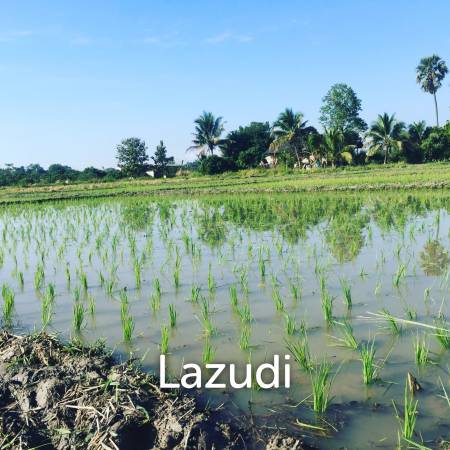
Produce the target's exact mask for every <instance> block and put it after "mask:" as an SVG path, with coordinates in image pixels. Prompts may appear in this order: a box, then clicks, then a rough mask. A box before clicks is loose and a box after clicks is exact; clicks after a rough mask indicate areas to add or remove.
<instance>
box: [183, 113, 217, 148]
mask: <svg viewBox="0 0 450 450" xmlns="http://www.w3.org/2000/svg"><path fill="white" fill-rule="evenodd" d="M194 123H195V133H194V139H193V140H192V142H193V144H194V145H192V146H191V147H189V148H188V150H196V151H197V152H198V154H199V155H206V154H207V153H209V154H210V155H213V154H214V149H215V148H216V147H218V146H219V145H223V144H224V143H225V141H226V140H225V139H221V138H220V136H221V134H222V133H223V131H224V123H223V120H222V117H214V115H213V114H212V113H210V112H206V111H203V113H202V114H201V116H200V117H198V118H197V119H196V120H195V121H194Z"/></svg>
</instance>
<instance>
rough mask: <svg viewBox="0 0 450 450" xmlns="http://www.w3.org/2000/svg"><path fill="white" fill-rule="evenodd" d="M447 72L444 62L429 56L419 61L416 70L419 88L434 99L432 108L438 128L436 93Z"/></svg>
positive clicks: (434, 56)
mask: <svg viewBox="0 0 450 450" xmlns="http://www.w3.org/2000/svg"><path fill="white" fill-rule="evenodd" d="M447 72H448V68H447V65H446V64H445V61H444V60H443V59H441V58H440V57H439V56H438V55H431V56H427V57H425V58H422V59H421V60H420V63H419V65H418V66H417V68H416V73H417V83H419V84H420V87H421V88H422V89H423V90H424V91H425V92H428V93H430V94H433V97H434V108H435V111H436V125H437V126H439V112H438V105H437V100H436V92H437V90H438V89H439V88H440V87H441V86H442V80H443V79H444V77H445V75H446V74H447Z"/></svg>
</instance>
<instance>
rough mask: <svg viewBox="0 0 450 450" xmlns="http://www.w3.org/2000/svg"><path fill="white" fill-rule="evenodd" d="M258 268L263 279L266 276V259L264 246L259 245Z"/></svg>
mask: <svg viewBox="0 0 450 450" xmlns="http://www.w3.org/2000/svg"><path fill="white" fill-rule="evenodd" d="M258 270H259V275H260V277H261V279H264V278H265V277H266V262H265V261H264V256H263V254H262V247H259V251H258Z"/></svg>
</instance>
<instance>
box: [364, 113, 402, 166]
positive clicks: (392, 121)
mask: <svg viewBox="0 0 450 450" xmlns="http://www.w3.org/2000/svg"><path fill="white" fill-rule="evenodd" d="M404 127H405V125H404V124H403V122H398V121H397V120H396V118H395V114H392V116H390V115H389V114H387V113H384V114H383V115H381V114H379V115H378V118H377V120H376V121H375V122H374V123H373V124H372V126H371V127H370V131H369V132H368V137H369V138H370V140H371V141H370V145H369V152H370V153H371V154H374V153H378V152H382V153H384V164H386V162H387V157H388V153H390V152H392V151H393V150H400V148H401V140H400V138H401V133H402V130H403V128H404ZM369 156H370V154H369Z"/></svg>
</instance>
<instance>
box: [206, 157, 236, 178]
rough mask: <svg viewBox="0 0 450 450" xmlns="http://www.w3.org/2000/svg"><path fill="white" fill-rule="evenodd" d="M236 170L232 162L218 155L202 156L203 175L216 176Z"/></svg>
mask: <svg viewBox="0 0 450 450" xmlns="http://www.w3.org/2000/svg"><path fill="white" fill-rule="evenodd" d="M234 169H235V166H234V164H233V162H232V161H231V160H229V159H226V158H222V157H221V156H218V155H210V156H202V157H201V158H200V166H199V171H200V173H202V174H203V175H216V174H219V173H223V172H227V171H230V170H234Z"/></svg>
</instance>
